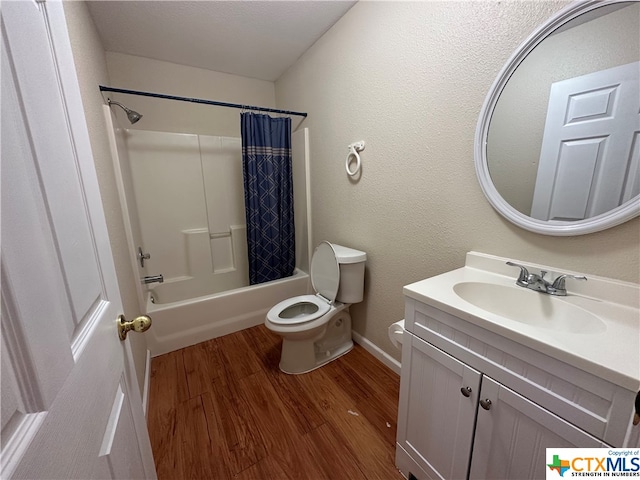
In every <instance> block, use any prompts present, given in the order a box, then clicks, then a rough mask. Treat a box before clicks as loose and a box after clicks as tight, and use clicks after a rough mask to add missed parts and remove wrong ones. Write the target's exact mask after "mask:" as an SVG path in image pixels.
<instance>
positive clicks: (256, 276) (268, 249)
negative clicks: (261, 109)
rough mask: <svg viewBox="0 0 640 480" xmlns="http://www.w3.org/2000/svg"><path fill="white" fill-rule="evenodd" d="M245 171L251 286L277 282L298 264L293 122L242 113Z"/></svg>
mask: <svg viewBox="0 0 640 480" xmlns="http://www.w3.org/2000/svg"><path fill="white" fill-rule="evenodd" d="M240 126H241V130H242V169H243V180H244V203H245V212H246V220H247V246H248V250H249V282H250V284H251V285H254V284H256V283H262V282H268V281H270V280H277V279H278V278H283V277H288V276H290V275H292V274H293V271H294V269H295V265H296V258H295V231H294V224H293V176H292V166H291V165H292V161H291V119H290V118H271V117H270V116H268V115H260V114H254V113H243V114H241V116H240Z"/></svg>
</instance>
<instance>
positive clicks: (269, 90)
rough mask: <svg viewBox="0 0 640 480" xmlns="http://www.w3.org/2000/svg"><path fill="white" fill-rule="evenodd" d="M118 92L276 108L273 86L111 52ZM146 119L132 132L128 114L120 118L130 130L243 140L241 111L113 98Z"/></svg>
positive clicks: (111, 73)
mask: <svg viewBox="0 0 640 480" xmlns="http://www.w3.org/2000/svg"><path fill="white" fill-rule="evenodd" d="M106 56H107V68H108V71H109V78H110V80H111V82H112V85H110V86H112V87H117V88H125V89H129V90H143V91H147V92H154V93H164V94H168V95H176V96H180V97H193V98H202V99H206V100H215V101H219V102H228V103H238V104H241V105H257V106H261V107H274V106H275V91H274V84H273V82H266V81H264V80H255V79H253V78H246V77H239V76H238V75H229V74H227V73H220V72H213V71H211V70H204V69H202V68H194V67H187V66H184V65H178V64H175V63H169V62H161V61H159V60H153V59H150V58H144V57H135V56H132V55H125V54H122V53H114V52H107V54H106ZM109 95H110V96H111V97H112V98H114V99H118V100H119V101H121V102H122V103H124V104H125V105H127V106H128V107H129V108H131V109H133V110H136V111H138V112H140V113H142V114H143V115H144V118H142V120H140V121H139V122H138V123H136V124H135V125H132V126H129V124H128V123H127V120H126V118H125V115H124V112H120V114H119V117H118V118H120V119H122V120H121V121H122V124H123V125H124V124H125V123H127V126H126V128H133V129H141V130H154V131H161V132H174V133H194V134H199V135H219V136H226V137H239V136H240V110H238V109H235V108H224V107H216V106H211V105H201V104H197V103H187V102H179V101H176V100H163V99H158V98H148V97H139V96H135V95H121V94H111V93H110V94H109Z"/></svg>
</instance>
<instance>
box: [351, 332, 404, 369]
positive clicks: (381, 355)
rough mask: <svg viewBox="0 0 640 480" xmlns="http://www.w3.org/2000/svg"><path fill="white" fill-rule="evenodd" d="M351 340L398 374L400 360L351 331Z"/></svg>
mask: <svg viewBox="0 0 640 480" xmlns="http://www.w3.org/2000/svg"><path fill="white" fill-rule="evenodd" d="M352 337H353V341H354V342H356V343H357V344H358V345H360V346H361V347H362V348H364V349H365V350H366V351H367V352H369V353H370V354H371V355H373V356H374V357H376V358H377V359H378V360H380V361H381V362H382V363H384V364H385V365H386V366H387V367H389V368H390V369H391V370H393V371H394V372H395V373H396V374H398V375H400V362H399V361H398V360H396V359H395V358H393V357H392V356H391V355H389V354H388V353H386V352H385V351H383V350H382V349H381V348H380V347H378V346H377V345H376V344H374V343H372V342H371V341H370V340H368V339H366V338H365V337H363V336H362V335H360V334H359V333H357V332H352Z"/></svg>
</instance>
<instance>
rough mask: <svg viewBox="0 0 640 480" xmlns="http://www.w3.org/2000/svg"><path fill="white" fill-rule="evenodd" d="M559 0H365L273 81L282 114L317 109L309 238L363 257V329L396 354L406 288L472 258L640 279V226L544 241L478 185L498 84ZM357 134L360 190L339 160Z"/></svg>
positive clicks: (311, 122)
mask: <svg viewBox="0 0 640 480" xmlns="http://www.w3.org/2000/svg"><path fill="white" fill-rule="evenodd" d="M564 3H565V2H557V1H556V2H515V1H506V2H504V1H503V2H433V1H429V2H415V3H409V2H359V3H358V4H356V5H355V6H354V7H353V8H352V9H351V10H350V11H349V12H348V13H347V14H346V15H345V17H343V18H342V19H341V20H340V21H339V22H338V23H337V24H336V25H335V26H334V27H333V28H332V29H331V30H329V31H328V32H327V33H326V34H325V35H324V36H323V37H322V38H321V39H320V40H319V41H318V42H316V44H315V45H314V46H313V47H312V48H311V49H310V50H309V51H308V52H307V53H306V54H305V55H304V56H303V57H301V58H300V59H299V60H298V62H296V64H295V65H294V66H293V67H292V68H291V69H289V71H288V72H287V73H285V75H283V76H282V77H281V78H280V79H279V80H278V81H277V82H276V100H277V104H278V107H279V108H288V109H295V110H301V111H307V112H308V113H309V117H308V118H307V119H306V120H305V121H304V122H303V126H308V127H309V128H310V134H311V138H310V143H311V179H312V185H311V189H312V209H313V212H312V214H313V229H312V230H313V243H314V244H316V243H318V242H319V241H321V240H324V239H327V240H330V241H333V242H336V243H340V244H343V245H346V246H350V247H354V248H357V249H360V250H364V251H366V252H367V254H368V260H367V276H366V287H365V292H366V293H365V301H364V302H363V303H361V304H358V305H354V306H353V307H352V314H353V318H354V329H355V330H356V331H357V332H359V333H360V334H362V335H364V336H365V337H367V338H368V339H369V340H371V341H372V342H374V343H375V344H376V345H378V346H379V347H381V348H382V349H384V350H385V351H387V352H388V353H390V354H392V355H394V356H395V357H396V358H398V357H399V351H397V350H395V348H394V347H393V346H392V345H391V343H390V342H389V340H388V338H387V327H388V326H389V324H390V323H392V322H394V321H396V320H398V319H400V318H402V317H403V315H404V301H403V296H402V286H403V285H406V284H408V283H410V282H414V281H417V280H420V279H423V278H426V277H430V276H433V275H437V274H439V273H442V272H445V271H448V270H451V269H453V268H457V267H460V266H462V265H463V264H464V258H465V253H466V252H467V251H470V250H476V251H480V252H485V253H490V254H495V255H501V256H506V257H510V258H513V259H519V260H525V261H532V262H536V263H542V264H547V265H553V266H557V267H558V268H559V269H568V270H577V271H581V272H585V273H587V274H597V275H602V276H607V277H613V278H618V279H622V280H627V281H633V282H638V281H639V260H640V259H639V257H640V254H639V249H638V243H639V232H640V228H639V227H640V220H639V219H635V220H632V221H630V222H627V223H626V224H624V225H621V226H618V227H615V228H613V229H610V230H608V231H605V232H599V233H595V234H590V235H585V236H579V237H573V238H561V237H549V236H543V235H537V234H534V233H530V232H527V231H525V230H522V229H520V228H517V227H515V226H514V225H511V224H510V223H508V222H507V221H506V220H503V218H502V217H501V216H500V215H499V214H498V213H496V212H495V211H494V210H493V209H492V208H491V206H490V205H489V203H488V202H487V200H486V199H485V198H484V196H483V194H482V192H481V190H480V187H479V184H478V181H477V179H476V175H475V171H474V163H473V147H474V135H475V128H476V122H477V119H478V115H479V113H480V109H481V107H482V103H483V101H484V98H485V96H486V94H487V92H488V90H489V87H490V86H491V84H492V82H493V81H494V79H495V76H496V75H497V73H498V72H499V70H500V69H501V68H502V66H503V65H504V63H505V62H506V61H507V59H508V58H509V57H510V55H511V54H512V52H513V51H514V50H515V49H516V48H517V47H518V45H519V44H520V43H521V42H522V41H523V40H524V39H525V38H526V37H527V36H528V35H529V34H530V33H531V32H533V30H535V28H536V27H537V26H538V25H539V24H540V23H542V22H543V21H544V20H546V19H547V18H548V17H550V16H551V15H552V14H553V13H554V12H555V11H557V10H558V9H560V8H561V7H562V6H563V5H564ZM358 140H365V141H366V150H365V151H364V152H362V154H361V155H362V161H363V168H362V176H361V178H360V180H359V181H357V182H354V181H352V180H351V179H350V178H349V177H347V175H346V173H345V170H344V160H345V155H346V153H347V145H348V144H349V143H352V142H354V141H358ZM515 273H516V272H514V276H515Z"/></svg>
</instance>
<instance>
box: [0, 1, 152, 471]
mask: <svg viewBox="0 0 640 480" xmlns="http://www.w3.org/2000/svg"><path fill="white" fill-rule="evenodd" d="M1 15H2V36H3V38H2V65H1V67H2V103H1V106H2V125H1V128H2V142H1V148H2V170H1V182H2V185H1V187H2V188H1V196H2V203H1V208H2V232H1V238H2V244H1V266H2V268H1V275H2V279H1V280H2V287H1V289H2V310H1V312H2V316H1V323H2V353H1V358H2V364H1V366H2V371H1V374H2V376H1V382H2V399H1V400H2V409H1V420H2V430H1V440H2V447H1V454H2V457H1V469H2V470H1V472H0V476H1V477H2V478H31V479H35V478H83V479H88V478H154V477H155V476H156V475H155V469H154V466H153V457H152V454H151V447H150V443H149V437H148V433H147V430H146V424H145V419H144V414H143V413H142V405H141V401H140V395H139V393H138V391H137V388H136V387H135V385H134V376H133V374H132V365H131V363H129V362H128V360H130V351H129V345H128V341H125V342H120V341H119V339H118V335H117V332H116V317H117V316H118V314H119V313H121V311H122V305H121V300H120V297H119V290H118V285H117V280H116V276H115V270H114V266H113V258H112V257H111V250H110V246H109V241H108V237H107V231H106V225H105V220H104V214H103V210H102V205H101V202H100V195H99V191H98V184H97V179H96V174H95V169H94V165H93V159H92V156H91V149H90V145H89V138H88V132H87V128H86V123H85V120H84V113H83V110H82V104H81V100H80V93H79V89H78V84H77V78H76V76H75V70H74V66H73V60H72V57H71V49H70V45H69V39H68V35H67V30H66V24H65V20H64V13H63V10H62V4H61V3H59V2H47V3H39V2H38V3H36V2H34V1H32V0H24V1H20V2H3V3H2V12H1ZM96 88H97V86H96Z"/></svg>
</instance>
